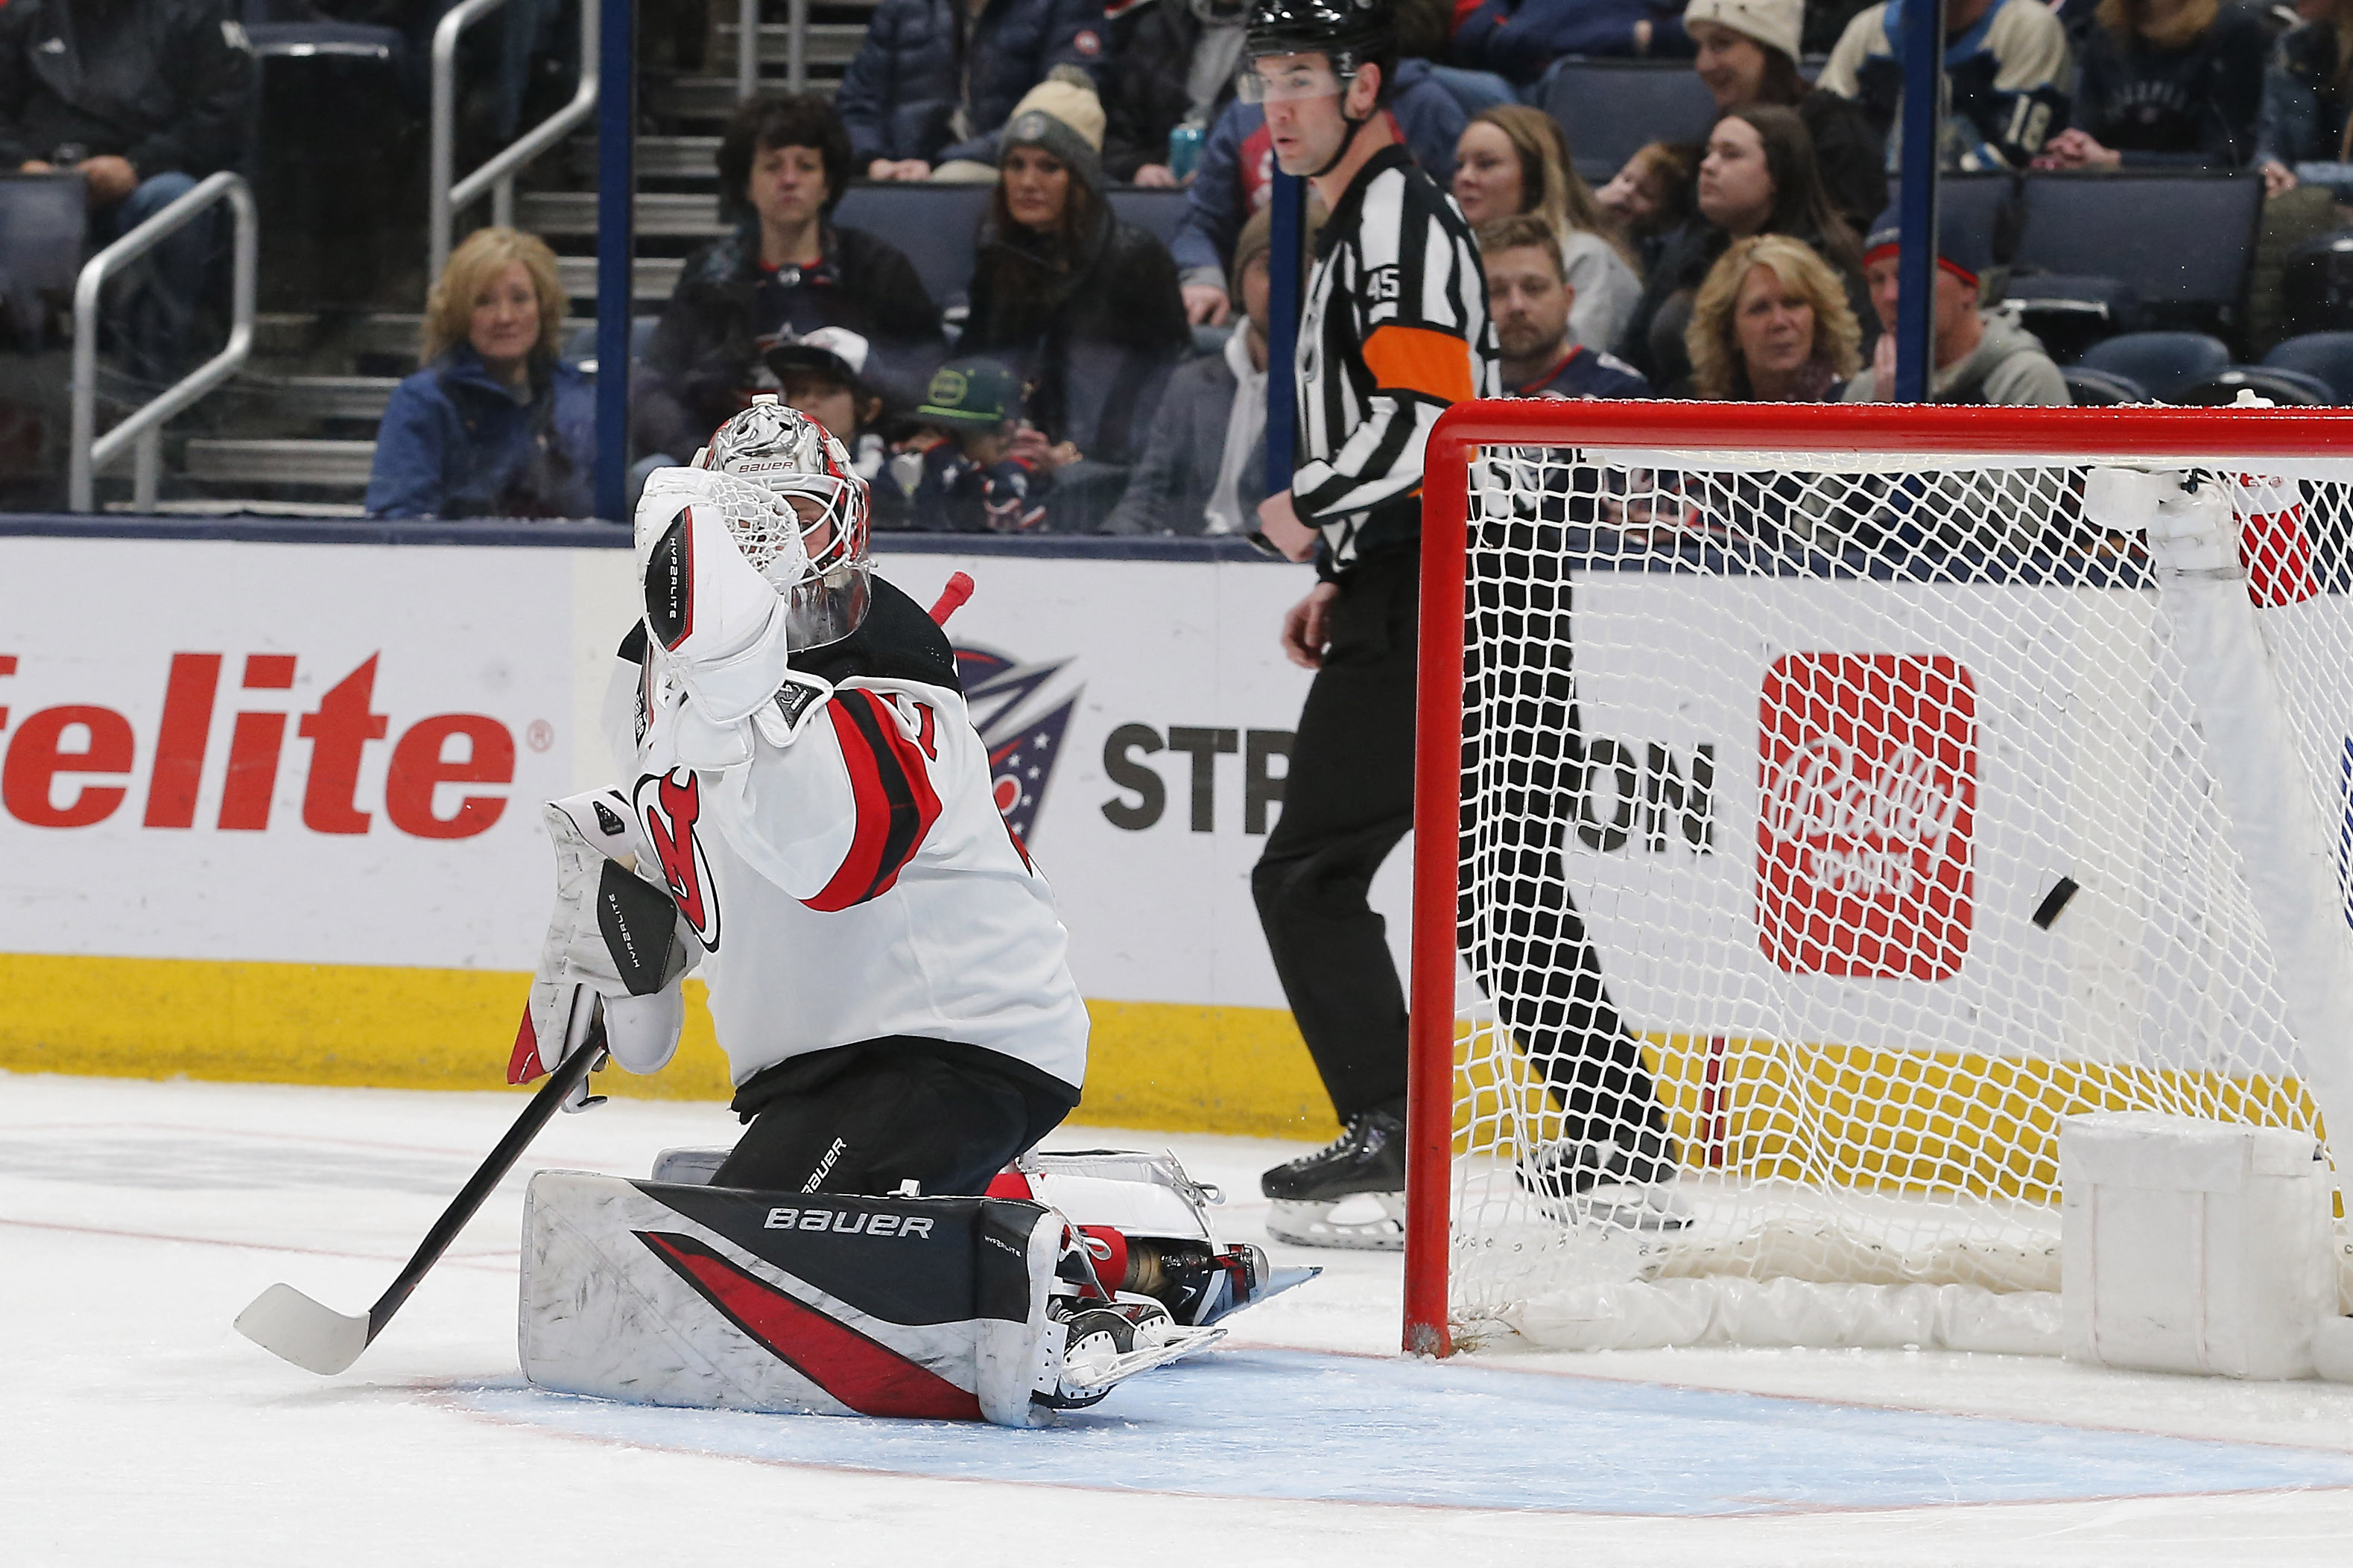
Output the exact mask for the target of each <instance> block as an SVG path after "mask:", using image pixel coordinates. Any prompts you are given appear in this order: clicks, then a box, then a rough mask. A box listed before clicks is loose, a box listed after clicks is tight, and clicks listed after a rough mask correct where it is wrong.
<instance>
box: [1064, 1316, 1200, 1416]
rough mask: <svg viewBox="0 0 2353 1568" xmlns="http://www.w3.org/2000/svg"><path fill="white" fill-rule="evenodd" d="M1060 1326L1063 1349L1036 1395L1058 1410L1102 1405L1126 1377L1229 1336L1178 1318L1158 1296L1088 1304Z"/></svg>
mask: <svg viewBox="0 0 2353 1568" xmlns="http://www.w3.org/2000/svg"><path fill="white" fill-rule="evenodd" d="M1060 1326H1061V1329H1062V1332H1063V1345H1062V1351H1061V1353H1060V1356H1059V1357H1058V1358H1056V1359H1055V1361H1054V1362H1053V1363H1052V1364H1051V1366H1050V1369H1049V1373H1048V1376H1046V1377H1044V1378H1040V1379H1039V1385H1040V1386H1039V1391H1038V1393H1037V1394H1034V1395H1033V1396H1032V1397H1034V1398H1035V1399H1036V1400H1037V1401H1038V1402H1039V1404H1041V1405H1050V1406H1051V1407H1052V1408H1054V1409H1056V1410H1082V1409H1084V1408H1086V1407H1087V1406H1088V1405H1095V1404H1099V1403H1101V1402H1102V1400H1103V1396H1104V1395H1106V1394H1109V1393H1110V1392H1111V1391H1112V1389H1113V1387H1115V1386H1116V1385H1117V1384H1119V1383H1120V1382H1121V1381H1122V1380H1123V1379H1125V1378H1130V1377H1134V1375H1135V1374H1136V1373H1139V1372H1149V1371H1151V1370H1152V1369H1153V1368H1154V1367H1155V1366H1166V1365H1167V1364H1168V1363H1171V1362H1175V1361H1182V1360H1183V1359H1184V1358H1185V1357H1187V1356H1188V1355H1192V1354H1195V1353H1196V1352H1200V1351H1205V1350H1208V1348H1209V1347H1210V1346H1211V1345H1214V1344H1216V1343H1217V1342H1219V1340H1222V1339H1224V1338H1225V1337H1226V1331H1225V1330H1223V1329H1221V1328H1206V1327H1203V1328H1191V1327H1187V1326H1186V1325H1184V1324H1182V1323H1179V1322H1177V1321H1176V1320H1175V1319H1174V1318H1171V1317H1170V1316H1169V1315H1168V1310H1167V1309H1166V1307H1163V1306H1161V1305H1160V1304H1159V1303H1158V1302H1157V1301H1139V1300H1124V1301H1118V1302H1114V1303H1113V1304H1112V1305H1110V1306H1092V1307H1086V1308H1082V1310H1078V1311H1074V1312H1072V1313H1071V1315H1070V1317H1069V1318H1067V1319H1066V1320H1064V1321H1063V1322H1062V1323H1061V1325H1060ZM1047 1384H1051V1386H1050V1388H1049V1387H1048V1386H1047Z"/></svg>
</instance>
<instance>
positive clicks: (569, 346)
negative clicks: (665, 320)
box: [556, 316, 661, 368]
mask: <svg viewBox="0 0 2353 1568" xmlns="http://www.w3.org/2000/svg"><path fill="white" fill-rule="evenodd" d="M659 325H661V318H660V317H659V316H632V317H631V318H630V319H629V363H631V364H635V363H637V362H638V361H639V360H641V359H643V358H645V357H646V345H647V344H649V343H650V342H653V341H654V329H655V328H656V327H658V326H659ZM556 357H558V358H559V359H562V360H565V361H566V362H568V363H572V364H575V365H579V366H582V367H583V368H589V367H593V366H594V365H595V364H596V328H595V327H593V326H590V327H583V328H581V329H580V330H579V331H576V332H575V333H573V334H572V335H571V336H570V337H568V338H566V339H565V340H564V352H563V353H561V354H559V355H557V356H556Z"/></svg>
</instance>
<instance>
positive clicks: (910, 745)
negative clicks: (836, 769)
mask: <svg viewBox="0 0 2353 1568" xmlns="http://www.w3.org/2000/svg"><path fill="white" fill-rule="evenodd" d="M826 711H827V713H828V716H829V717H830V718H831V719H832V721H833V731H834V734H835V736H836V737H837V738H838V739H839V741H840V742H841V758H842V761H843V762H844V763H848V764H849V787H850V793H851V795H852V797H853V798H854V799H855V801H856V803H857V808H858V820H857V826H856V827H855V828H854V829H853V830H852V836H851V838H850V842H849V854H847V855H846V856H844V857H843V858H842V861H841V868H840V869H839V870H838V871H836V872H835V873H834V874H833V879H832V880H831V881H829V882H828V883H827V884H826V885H825V887H824V888H823V889H821V890H820V891H819V892H818V895H817V897H815V898H813V899H804V900H801V901H802V902H803V903H805V904H807V906H808V907H809V908H810V909H813V910H818V911H819V912H821V913H827V914H830V913H833V912H836V911H838V910H846V909H849V908H851V907H852V906H854V905H858V904H862V903H865V902H866V901H868V900H871V899H879V898H881V896H882V895H883V894H885V893H887V892H889V891H890V890H891V889H892V884H894V883H895V882H897V881H898V879H899V873H900V872H901V871H902V870H903V869H905V868H906V865H907V862H908V861H910V860H912V859H913V858H915V851H917V850H918V849H920V848H922V847H923V839H924V838H925V837H927V836H928V835H929V834H930V833H931V831H932V824H934V823H935V822H937V821H938V820H939V819H940V797H939V792H938V791H936V790H934V788H933V787H932V776H931V773H930V770H929V769H927V768H926V767H925V766H924V763H923V750H922V748H921V747H919V746H918V745H917V744H916V743H915V742H913V741H911V740H909V739H908V738H907V736H906V734H905V733H904V732H903V731H901V730H900V728H899V721H898V718H897V716H896V715H895V714H893V713H892V711H891V710H890V707H889V704H888V702H887V701H886V700H885V699H883V698H881V697H879V696H877V695H876V694H875V693H873V692H871V691H865V690H860V689H855V688H853V689H850V690H848V691H840V692H837V693H835V695H834V699H833V700H832V701H831V702H830V703H828V704H827V707H826Z"/></svg>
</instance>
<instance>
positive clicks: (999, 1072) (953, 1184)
mask: <svg viewBox="0 0 2353 1568" xmlns="http://www.w3.org/2000/svg"><path fill="white" fill-rule="evenodd" d="M1077 1099H1078V1097H1077V1095H1076V1094H1075V1093H1074V1092H1072V1091H1071V1089H1070V1088H1069V1087H1068V1086H1067V1085H1064V1084H1060V1083H1057V1082H1055V1081H1054V1080H1053V1079H1050V1078H1049V1077H1048V1076H1047V1075H1045V1074H1044V1073H1040V1072H1037V1071H1035V1070H1033V1069H1030V1068H1028V1067H1027V1066H1026V1065H1025V1064H1023V1063H1020V1062H1017V1061H1015V1060H1013V1059H1012V1058H1009V1057H1001V1056H998V1055H997V1053H996V1052H994V1051H987V1050H983V1049H981V1048H980V1047H976V1046H959V1045H955V1044H953V1043H950V1042H947V1041H942V1040H924V1039H917V1038H914V1037H892V1038H889V1039H881V1040H866V1041H862V1042H860V1044H857V1045H853V1046H838V1047H834V1048H833V1049H831V1050H825V1051H813V1052H811V1053H809V1054H808V1055H807V1056H799V1057H792V1058H787V1059H786V1060H785V1061H782V1062H779V1063H777V1064H776V1066H775V1067H772V1068H764V1069H763V1070H761V1071H760V1072H757V1073H754V1075H753V1076H752V1077H751V1078H749V1079H745V1080H744V1087H743V1088H742V1089H738V1090H737V1091H736V1094H735V1100H734V1104H733V1110H735V1111H736V1113H737V1114H739V1115H740V1116H742V1117H743V1118H744V1120H745V1121H749V1122H750V1123H751V1124H752V1125H751V1126H749V1127H748V1128H746V1129H744V1136H743V1137H741V1138H739V1139H737V1140H736V1142H735V1148H734V1151H733V1152H732V1153H730V1154H729V1155H728V1156H727V1158H726V1160H725V1162H724V1163H722V1164H721V1165H720V1167H719V1169H718V1171H717V1172H716V1173H714V1174H713V1175H712V1184H713V1185H714V1186H722V1187H753V1188H756V1189H759V1190H761V1191H764V1192H783V1193H863V1194H885V1193H892V1192H896V1191H897V1190H898V1188H899V1184H901V1183H902V1182H908V1181H912V1182H914V1183H915V1184H917V1188H918V1190H919V1191H920V1192H921V1194H923V1196H925V1197H972V1196H977V1195H979V1194H983V1193H985V1192H987V1190H988V1181H989V1178H990V1177H992V1176H994V1175H996V1174H997V1172H999V1171H1001V1170H1003V1169H1004V1168H1005V1167H1006V1165H1007V1164H1008V1163H1011V1161H1012V1160H1013V1158H1014V1157H1015V1156H1016V1155H1018V1154H1021V1153H1024V1152H1027V1151H1028V1150H1029V1149H1030V1148H1031V1147H1032V1146H1033V1145H1035V1144H1036V1143H1037V1142H1038V1141H1039V1139H1041V1138H1043V1137H1045V1136H1046V1134H1047V1133H1049V1132H1050V1131H1053V1130H1054V1129H1055V1127H1056V1126H1058V1125H1059V1124H1060V1121H1061V1120H1062V1118H1063V1117H1064V1116H1067V1115H1068V1114H1070V1110H1071V1106H1072V1105H1074V1104H1075V1103H1077Z"/></svg>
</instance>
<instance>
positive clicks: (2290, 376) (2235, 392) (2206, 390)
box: [2173, 364, 2337, 408]
mask: <svg viewBox="0 0 2353 1568" xmlns="http://www.w3.org/2000/svg"><path fill="white" fill-rule="evenodd" d="M2242 392H2252V393H2253V394H2254V395H2256V396H2257V397H2261V398H2264V399H2266V400H2268V401H2270V402H2272V403H2275V404H2278V405H2280V406H2282V407H2284V408H2325V407H2327V406H2328V405H2332V404H2334V403H2335V402H2336V401H2337V391H2336V388H2334V387H2332V386H2330V385H2329V384H2327V382H2325V381H2323V380H2321V379H2320V378H2319V377H2318V376H2316V375H2306V374H2305V373H2304V372H2302V371H2300V370H2282V369H2280V368H2279V367H2277V366H2276V365H2260V364H2234V365H2232V367H2231V368H2230V369H2228V370H2226V371H2223V372H2221V374H2217V375H2210V376H2208V377H2207V378H2206V379H2205V380H2203V381H2200V382H2199V383H2198V384H2195V385H2193V386H2188V387H2184V388H2183V389H2182V390H2181V392H2180V393H2179V395H2176V396H2175V397H2174V399H2173V401H2174V402H2176V403H2185V404H2188V405H2191V406H2192V407H2197V408H2224V407H2228V406H2229V405H2232V404H2233V403H2236V402H2237V401H2238V400H2239V394H2241V393H2242Z"/></svg>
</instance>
